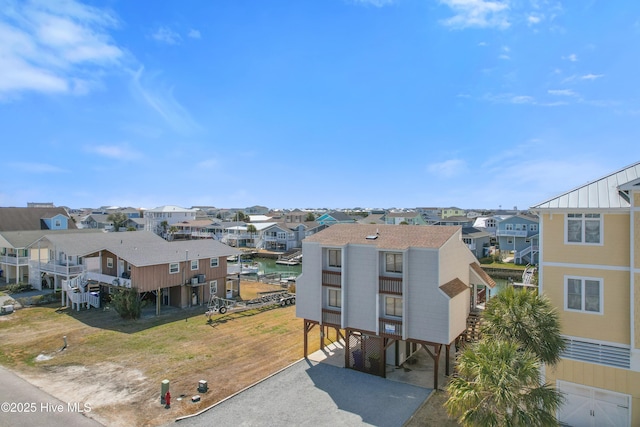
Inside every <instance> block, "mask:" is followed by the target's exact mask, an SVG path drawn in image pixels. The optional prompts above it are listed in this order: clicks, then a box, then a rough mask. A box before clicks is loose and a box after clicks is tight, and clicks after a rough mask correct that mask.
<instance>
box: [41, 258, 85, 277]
mask: <svg viewBox="0 0 640 427" xmlns="http://www.w3.org/2000/svg"><path fill="white" fill-rule="evenodd" d="M29 266H30V267H31V268H34V269H40V271H41V272H43V273H55V274H61V275H65V276H77V275H79V274H82V272H83V271H84V266H83V265H74V264H69V265H68V266H67V265H61V264H56V263H53V262H45V263H38V261H31V262H29Z"/></svg>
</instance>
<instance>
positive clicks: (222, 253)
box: [45, 231, 241, 267]
mask: <svg viewBox="0 0 640 427" xmlns="http://www.w3.org/2000/svg"><path fill="white" fill-rule="evenodd" d="M45 237H46V239H47V240H49V241H50V242H51V243H52V244H53V245H55V246H56V247H58V248H59V249H62V250H63V251H64V252H65V253H66V254H67V255H71V256H86V255H89V254H93V253H96V252H98V251H100V250H103V249H104V250H108V251H110V252H112V253H113V254H115V255H117V256H118V257H121V258H123V259H125V260H126V261H128V262H129V263H131V264H133V265H135V266H138V267H140V266H144V265H158V264H166V263H170V262H179V261H184V260H186V259H189V260H192V259H204V258H215V257H227V256H231V255H237V254H240V253H241V252H240V251H239V250H237V249H234V248H232V247H230V246H227V245H225V244H224V243H221V242H219V241H217V240H212V239H202V240H183V241H177V242H167V241H166V240H164V239H163V238H161V237H159V236H157V235H156V234H154V233H152V232H149V231H129V232H120V233H96V234H93V235H82V234H76V235H72V234H47V235H46V236H45Z"/></svg>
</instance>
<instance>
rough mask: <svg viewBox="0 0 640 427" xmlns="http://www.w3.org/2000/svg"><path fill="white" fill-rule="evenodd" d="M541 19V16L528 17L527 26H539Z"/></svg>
mask: <svg viewBox="0 0 640 427" xmlns="http://www.w3.org/2000/svg"><path fill="white" fill-rule="evenodd" d="M543 18H544V16H543V15H529V16H527V24H529V25H530V26H531V25H535V24H539V23H540V22H541V21H542V19H543Z"/></svg>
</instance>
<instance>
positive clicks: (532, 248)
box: [496, 214, 539, 264]
mask: <svg viewBox="0 0 640 427" xmlns="http://www.w3.org/2000/svg"><path fill="white" fill-rule="evenodd" d="M538 227H539V226H538V218H537V217H534V216H529V215H520V214H519V215H512V216H508V217H506V218H504V219H502V220H501V221H499V222H498V224H497V229H496V237H497V239H498V246H499V247H500V252H502V253H505V252H513V261H514V262H515V263H516V264H525V263H529V264H537V263H538V237H539V236H538V234H539V229H538Z"/></svg>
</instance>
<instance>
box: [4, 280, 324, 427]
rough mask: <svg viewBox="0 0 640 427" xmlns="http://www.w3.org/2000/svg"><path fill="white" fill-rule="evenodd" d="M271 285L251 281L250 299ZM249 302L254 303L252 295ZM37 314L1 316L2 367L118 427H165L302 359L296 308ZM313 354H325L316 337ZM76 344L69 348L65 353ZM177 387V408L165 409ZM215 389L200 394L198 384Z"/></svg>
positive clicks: (40, 310) (246, 290) (39, 310)
mask: <svg viewBox="0 0 640 427" xmlns="http://www.w3.org/2000/svg"><path fill="white" fill-rule="evenodd" d="M264 290H273V287H272V286H270V285H263V284H259V283H258V284H256V283H251V282H247V283H246V284H244V285H243V296H244V297H245V299H250V298H252V297H253V296H254V295H255V294H256V293H257V292H259V291H264ZM245 294H246V295H247V296H245ZM58 308H59V307H55V306H51V307H34V308H25V309H22V310H18V311H16V312H15V313H13V314H11V315H8V316H0V335H1V336H2V344H3V345H2V347H1V348H0V364H2V365H3V366H6V367H8V368H9V369H12V370H14V371H15V372H17V373H18V374H19V375H21V376H22V377H24V378H25V379H27V380H28V381H30V382H31V383H33V384H35V385H37V386H38V387H40V388H42V389H44V390H45V391H47V392H49V393H50V394H52V395H54V396H55V397H57V398H58V399H60V400H62V401H63V402H83V403H88V404H90V405H91V407H92V408H93V409H92V411H91V413H90V416H91V417H92V418H95V419H96V420H97V421H99V422H101V423H103V424H105V425H109V426H132V425H139V426H156V425H161V424H165V423H168V422H171V421H173V420H174V419H175V418H176V417H178V416H181V415H186V414H190V413H194V412H197V411H199V410H201V409H203V408H205V407H208V406H210V405H211V404H213V403H215V402H217V401H220V400H222V399H224V398H225V397H227V396H229V395H231V394H233V393H235V392H237V391H239V390H241V389H243V388H245V387H247V386H249V385H251V384H253V383H255V382H257V381H259V380H261V379H263V378H264V377H266V376H268V375H270V374H271V373H273V372H276V371H278V370H280V369H282V368H284V367H286V366H288V365H289V364H291V363H293V362H295V361H297V360H299V359H300V358H302V357H303V348H302V336H303V322H302V320H300V319H297V318H296V317H295V306H287V307H279V306H275V307H270V308H263V309H257V310H250V311H245V312H235V313H234V312H231V311H230V312H228V313H227V314H225V315H216V316H214V318H213V322H212V323H208V322H207V318H206V317H205V315H204V311H205V310H204V309H203V307H198V308H193V309H188V310H178V309H171V310H166V311H165V312H164V313H163V314H161V315H160V316H147V317H143V318H142V319H140V320H136V321H126V320H122V319H120V317H119V316H118V315H117V314H116V313H115V312H114V311H113V310H95V309H94V310H83V311H81V312H71V311H69V310H68V309H64V310H59V309H58ZM314 332H315V334H313V337H314V338H312V340H311V346H312V347H311V351H313V350H316V349H317V348H318V347H319V335H318V334H319V331H314ZM63 336H66V337H67V343H68V346H67V348H66V349H64V350H61V348H62V346H63V344H64V341H63ZM164 379H168V380H169V381H170V391H171V394H172V405H171V408H170V409H165V408H164V406H163V405H161V404H160V390H161V383H162V381H163V380H164ZM200 380H206V381H207V382H208V386H209V391H208V392H207V393H203V394H200V395H201V401H200V402H199V403H193V402H191V397H192V396H194V395H196V394H199V393H198V391H197V386H198V382H199V381H200Z"/></svg>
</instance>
